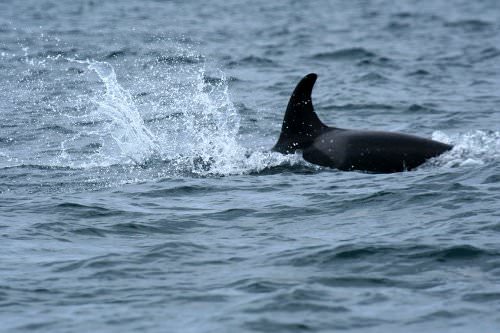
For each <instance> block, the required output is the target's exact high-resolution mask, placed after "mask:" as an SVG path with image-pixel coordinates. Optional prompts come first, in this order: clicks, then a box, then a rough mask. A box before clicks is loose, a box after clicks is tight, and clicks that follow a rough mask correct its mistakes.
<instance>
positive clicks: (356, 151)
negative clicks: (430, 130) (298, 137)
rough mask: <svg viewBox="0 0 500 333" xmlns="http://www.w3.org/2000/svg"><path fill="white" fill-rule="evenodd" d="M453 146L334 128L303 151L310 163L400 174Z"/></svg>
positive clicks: (391, 135) (399, 134)
mask: <svg viewBox="0 0 500 333" xmlns="http://www.w3.org/2000/svg"><path fill="white" fill-rule="evenodd" d="M451 148H452V147H451V146H450V145H447V144H445V143H441V142H438V141H434V140H430V139H426V138H421V137H417V136H413V135H408V134H402V133H392V132H379V131H359V130H345V129H331V130H330V131H328V132H326V133H324V134H322V135H320V136H318V137H317V138H316V140H314V143H313V144H312V145H311V146H309V147H308V148H307V149H305V150H304V152H303V156H304V159H305V160H307V161H308V162H310V163H314V164H319V165H322V166H328V167H333V168H337V169H340V170H364V171H368V172H399V171H405V170H412V169H414V168H416V167H417V166H419V165H421V164H423V163H424V162H425V161H426V160H428V159H429V158H432V157H436V156H438V155H440V154H442V153H444V152H445V151H448V150H450V149H451Z"/></svg>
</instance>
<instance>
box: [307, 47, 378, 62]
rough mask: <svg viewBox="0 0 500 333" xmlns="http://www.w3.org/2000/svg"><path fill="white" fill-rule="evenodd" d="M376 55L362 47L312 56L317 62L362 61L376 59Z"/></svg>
mask: <svg viewBox="0 0 500 333" xmlns="http://www.w3.org/2000/svg"><path fill="white" fill-rule="evenodd" d="M374 57H376V54H375V53H373V52H371V51H368V50H367V49H365V48H362V47H352V48H345V49H339V50H336V51H331V52H322V53H316V54H314V55H312V56H311V58H312V59H316V60H360V59H363V58H374Z"/></svg>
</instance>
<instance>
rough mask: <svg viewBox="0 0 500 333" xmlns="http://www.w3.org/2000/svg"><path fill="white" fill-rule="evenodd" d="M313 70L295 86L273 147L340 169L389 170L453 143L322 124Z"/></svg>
mask: <svg viewBox="0 0 500 333" xmlns="http://www.w3.org/2000/svg"><path fill="white" fill-rule="evenodd" d="M316 78H317V75H316V74H308V75H306V76H305V77H304V78H303V79H302V80H301V81H300V82H299V83H298V85H297V87H296V88H295V90H294V92H293V94H292V96H291V97H290V102H289V103H288V107H287V110H286V113H285V118H284V120H283V126H282V130H281V134H280V138H279V140H278V142H277V143H276V145H275V146H274V148H273V150H274V151H277V152H280V153H283V154H293V153H295V151H297V150H301V151H302V153H303V157H304V159H305V160H306V161H308V162H310V163H313V164H318V165H321V166H325V167H331V168H336V169H339V170H345V171H350V170H359V171H366V172H374V173H391V172H401V171H406V170H412V169H415V168H416V167H418V166H419V165H421V164H423V163H424V162H425V161H427V160H428V159H430V158H432V157H436V156H439V155H441V154H442V153H444V152H446V151H448V150H450V149H451V148H452V146H450V145H447V144H445V143H442V142H438V141H434V140H430V139H425V138H421V137H418V136H413V135H408V134H402V133H394V132H379V131H363V130H349V129H341V128H335V127H328V126H326V125H324V124H323V123H322V122H321V121H320V120H319V118H318V116H317V115H316V113H315V112H314V108H313V105H312V101H311V92H312V88H313V86H314V83H315V82H316Z"/></svg>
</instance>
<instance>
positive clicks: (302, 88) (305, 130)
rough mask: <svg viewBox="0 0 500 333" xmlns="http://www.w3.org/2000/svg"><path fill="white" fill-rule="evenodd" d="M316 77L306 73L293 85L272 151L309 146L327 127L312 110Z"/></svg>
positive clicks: (282, 151)
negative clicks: (276, 141) (295, 85)
mask: <svg viewBox="0 0 500 333" xmlns="http://www.w3.org/2000/svg"><path fill="white" fill-rule="evenodd" d="M317 77H318V76H317V75H316V74H314V73H311V74H307V75H306V76H304V77H303V78H302V80H300V82H299V83H298V84H297V87H295V90H294V91H293V93H292V96H291V97H290V101H289V102H288V106H287V108H286V112H285V118H284V119H283V126H282V128H281V134H280V137H279V139H278V143H276V145H275V146H274V148H273V150H274V151H277V152H280V153H283V154H292V153H294V152H295V150H297V149H304V148H306V147H307V146H309V145H310V144H311V143H312V142H313V141H314V139H315V138H316V137H317V136H318V135H319V134H321V133H323V132H324V130H325V129H328V126H326V125H324V124H323V123H322V122H321V120H319V118H318V116H317V115H316V112H314V108H313V104H312V100H311V93H312V89H313V87H314V83H315V82H316V79H317Z"/></svg>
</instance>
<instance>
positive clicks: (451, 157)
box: [432, 130, 500, 168]
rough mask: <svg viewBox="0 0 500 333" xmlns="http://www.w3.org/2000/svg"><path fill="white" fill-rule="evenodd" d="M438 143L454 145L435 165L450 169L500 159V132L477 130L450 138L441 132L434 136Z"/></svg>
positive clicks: (436, 160)
mask: <svg viewBox="0 0 500 333" xmlns="http://www.w3.org/2000/svg"><path fill="white" fill-rule="evenodd" d="M432 138H433V139H434V140H437V141H441V142H445V143H448V144H451V145H453V149H452V150H451V151H449V152H447V153H445V154H443V155H442V156H440V157H439V158H437V159H435V161H434V163H435V164H436V165H437V166H444V167H448V168H454V167H460V166H474V165H484V164H486V163H489V162H493V161H497V160H498V159H500V132H494V131H481V130H476V131H472V132H468V133H462V134H456V135H453V136H448V135H446V134H445V133H443V132H441V131H436V132H434V133H433V134H432Z"/></svg>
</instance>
